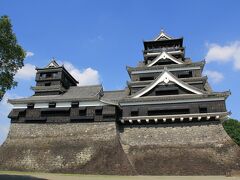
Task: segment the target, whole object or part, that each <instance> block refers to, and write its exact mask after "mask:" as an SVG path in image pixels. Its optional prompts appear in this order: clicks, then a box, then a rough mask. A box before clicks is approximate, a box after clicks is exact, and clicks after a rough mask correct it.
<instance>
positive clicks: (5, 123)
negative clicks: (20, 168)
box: [0, 93, 20, 144]
mask: <svg viewBox="0 0 240 180" xmlns="http://www.w3.org/2000/svg"><path fill="white" fill-rule="evenodd" d="M11 98H20V96H17V95H15V94H9V93H6V94H5V95H4V96H3V99H2V101H0V120H1V121H0V144H2V143H3V142H4V141H5V139H6V137H7V134H8V131H9V127H10V119H8V114H9V113H10V111H11V109H12V105H11V104H9V103H7V100H8V99H11Z"/></svg>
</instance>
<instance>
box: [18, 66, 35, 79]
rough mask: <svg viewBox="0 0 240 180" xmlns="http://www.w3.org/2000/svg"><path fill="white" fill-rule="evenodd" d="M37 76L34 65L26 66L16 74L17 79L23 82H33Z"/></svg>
mask: <svg viewBox="0 0 240 180" xmlns="http://www.w3.org/2000/svg"><path fill="white" fill-rule="evenodd" d="M35 75H36V70H35V66H34V65H32V64H25V65H24V66H23V67H22V68H21V69H19V70H18V72H17V73H16V76H15V78H16V79H21V80H31V79H32V78H34V77H35Z"/></svg>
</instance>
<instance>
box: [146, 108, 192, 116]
mask: <svg viewBox="0 0 240 180" xmlns="http://www.w3.org/2000/svg"><path fill="white" fill-rule="evenodd" d="M189 113H190V111H189V109H165V110H149V111H148V116H157V115H174V114H189Z"/></svg>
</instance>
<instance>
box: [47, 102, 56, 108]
mask: <svg viewBox="0 0 240 180" xmlns="http://www.w3.org/2000/svg"><path fill="white" fill-rule="evenodd" d="M48 107H49V108H55V107H56V103H53V102H51V103H49V105H48Z"/></svg>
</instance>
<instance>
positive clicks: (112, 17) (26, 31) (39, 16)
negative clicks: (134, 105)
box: [0, 0, 240, 143]
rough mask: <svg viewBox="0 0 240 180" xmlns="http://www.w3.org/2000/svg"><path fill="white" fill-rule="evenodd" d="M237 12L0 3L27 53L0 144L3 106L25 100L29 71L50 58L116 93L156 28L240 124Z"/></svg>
mask: <svg viewBox="0 0 240 180" xmlns="http://www.w3.org/2000/svg"><path fill="white" fill-rule="evenodd" d="M239 7H240V1H237V0H235V1H234V0H232V1H227V0H225V1H223V0H222V1H221V0H218V1H217V0H211V1H209V0H201V1H200V0H199V1H190V0H181V1H177V0H171V1H166V0H165V1H161V0H115V1H114V0H111V1H110V0H102V1H100V0H95V1H93V0H82V1H80V0H71V1H63V0H51V1H49V0H41V1H32V0H21V1H17V0H0V15H8V16H9V17H10V18H11V20H12V24H13V29H14V32H15V33H16V35H17V38H18V42H19V43H20V44H21V45H22V46H23V47H24V49H25V50H26V51H28V57H27V58H26V60H25V64H26V67H25V68H24V69H23V70H22V71H21V72H19V74H18V75H17V77H16V80H17V81H18V82H19V85H18V86H17V87H16V88H15V89H13V90H11V91H8V92H7V94H6V96H5V99H4V101H2V102H1V103H0V118H1V120H0V127H1V128H0V143H1V142H2V141H3V140H4V139H5V137H6V134H7V131H8V126H9V120H8V119H7V117H6V116H7V114H8V112H9V110H10V109H11V107H10V106H9V105H7V104H6V102H5V100H6V99H7V98H16V97H24V96H29V95H31V94H32V91H31V90H30V86H34V67H35V66H38V67H43V66H45V65H46V64H48V62H49V61H50V59H51V58H52V57H55V58H56V59H57V60H58V61H59V62H61V63H63V62H64V63H66V64H67V67H68V68H69V69H70V71H71V72H72V73H73V74H75V75H76V76H77V77H78V79H79V80H81V82H82V84H94V83H101V82H102V83H103V86H104V88H105V90H114V89H122V88H124V87H125V85H126V81H127V80H129V77H128V74H127V72H126V65H129V66H136V65H137V62H138V61H140V60H142V57H143V56H142V50H143V44H142V41H143V40H151V39H153V38H154V37H155V36H156V35H158V33H159V32H160V29H161V28H163V29H164V30H165V31H166V32H167V33H168V34H169V35H171V36H173V37H182V36H183V37H184V46H185V47H186V56H187V57H191V58H192V59H193V61H199V60H202V59H204V58H206V60H207V62H208V63H207V64H206V66H205V73H206V74H208V75H209V81H210V83H211V85H212V88H213V90H215V91H225V90H229V89H230V90H231V92H232V95H231V96H230V97H229V98H228V100H227V108H228V110H229V111H232V117H234V118H238V119H240V112H239V106H238V105H239V99H240V90H239V79H238V77H239V75H240V33H239V32H240V25H239V18H240V11H239Z"/></svg>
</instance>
